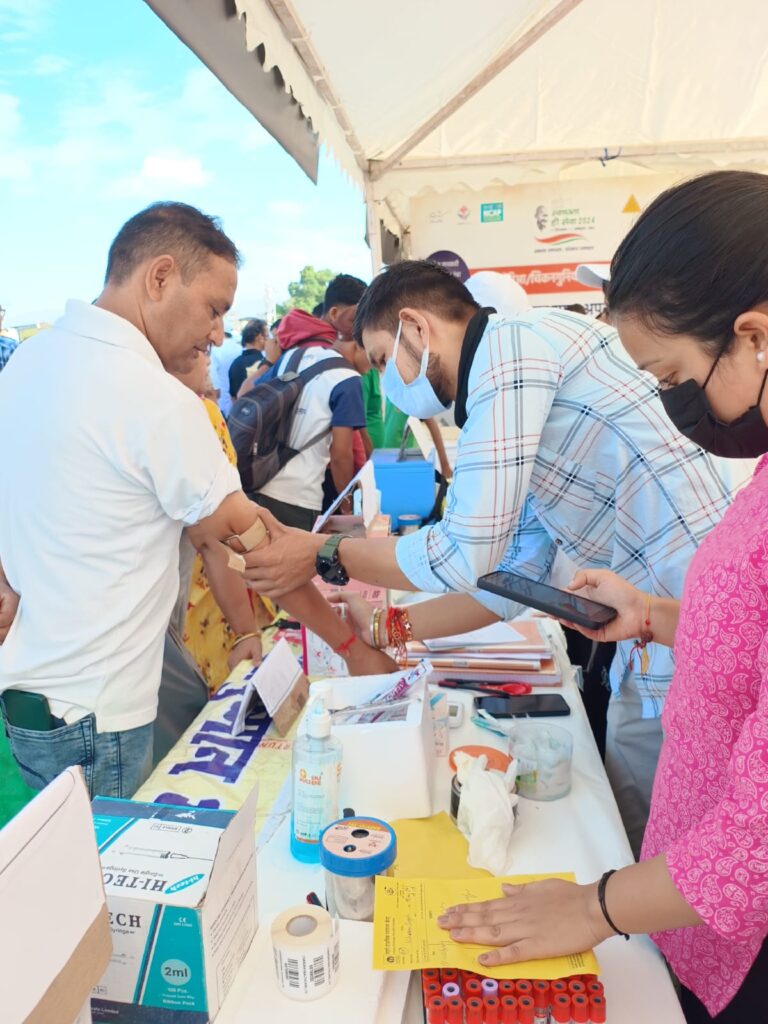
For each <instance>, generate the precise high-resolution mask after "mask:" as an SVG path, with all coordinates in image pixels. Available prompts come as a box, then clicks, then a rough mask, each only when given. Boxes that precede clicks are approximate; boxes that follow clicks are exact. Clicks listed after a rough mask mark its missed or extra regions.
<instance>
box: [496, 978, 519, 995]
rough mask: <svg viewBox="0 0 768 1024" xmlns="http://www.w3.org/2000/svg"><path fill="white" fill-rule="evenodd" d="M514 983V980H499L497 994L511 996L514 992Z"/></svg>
mask: <svg viewBox="0 0 768 1024" xmlns="http://www.w3.org/2000/svg"><path fill="white" fill-rule="evenodd" d="M515 991H516V989H515V983H514V981H500V982H499V996H500V997H501V996H513V995H514V994H515Z"/></svg>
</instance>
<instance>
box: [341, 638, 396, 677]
mask: <svg viewBox="0 0 768 1024" xmlns="http://www.w3.org/2000/svg"><path fill="white" fill-rule="evenodd" d="M345 661H346V663H347V668H348V669H349V674H350V675H351V676H383V675H389V673H390V672H397V671H398V669H399V666H398V664H397V662H396V661H395V659H394V658H390V656H389V655H388V654H387V653H386V652H385V651H377V650H375V648H373V647H369V646H368V644H364V643H361V642H360V641H359V640H358V642H357V643H355V644H352V646H351V647H350V649H349V652H348V653H347V654H346V655H345Z"/></svg>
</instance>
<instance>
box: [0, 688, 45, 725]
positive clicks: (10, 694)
mask: <svg viewBox="0 0 768 1024" xmlns="http://www.w3.org/2000/svg"><path fill="white" fill-rule="evenodd" d="M3 704H4V705H5V716H6V718H7V719H8V723H9V725H13V726H15V727H16V728H17V729H33V730H34V731H35V732H49V731H50V730H51V729H53V720H52V718H51V709H50V707H49V706H48V700H47V698H45V697H43V695H42V694H40V693H28V692H27V691H26V690H6V691H5V692H4V693H3Z"/></svg>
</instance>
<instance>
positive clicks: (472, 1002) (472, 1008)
mask: <svg viewBox="0 0 768 1024" xmlns="http://www.w3.org/2000/svg"><path fill="white" fill-rule="evenodd" d="M483 1009H484V1007H483V1000H482V999H480V998H479V997H477V996H471V997H470V998H469V999H468V1000H467V1024H483Z"/></svg>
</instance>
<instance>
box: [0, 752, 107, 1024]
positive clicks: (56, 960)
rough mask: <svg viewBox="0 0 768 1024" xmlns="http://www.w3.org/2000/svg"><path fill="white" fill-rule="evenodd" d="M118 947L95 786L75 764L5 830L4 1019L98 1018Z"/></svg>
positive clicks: (0, 852)
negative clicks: (100, 993) (98, 991)
mask: <svg viewBox="0 0 768 1024" xmlns="http://www.w3.org/2000/svg"><path fill="white" fill-rule="evenodd" d="M110 951H111V939H110V934H109V924H108V921H107V907H106V903H105V901H104V886H103V884H102V881H101V871H100V869H99V855H98V853H97V851H96V843H95V840H94V836H93V828H92V826H91V808H90V801H89V797H88V790H87V789H86V786H85V782H84V781H83V774H82V771H81V769H80V768H67V770H66V771H64V772H62V773H61V775H59V776H58V778H56V779H54V780H53V782H52V783H51V784H50V785H49V786H46V788H45V789H44V790H42V792H40V793H38V794H37V796H36V797H35V798H34V799H33V800H32V801H31V802H30V803H28V804H27V806H26V807H24V808H23V809H22V810H21V811H20V812H19V813H18V814H17V815H16V817H15V818H12V819H11V820H10V821H9V822H8V824H7V825H6V826H5V828H3V829H0V1020H2V1022H3V1024H72V1022H73V1021H74V1020H75V1016H76V1015H77V1024H81V1022H82V1024H86V1021H88V1022H90V1019H91V1018H90V1013H89V1010H88V1005H89V1004H86V1005H85V1006H83V1000H85V999H86V997H87V996H88V994H89V992H90V990H91V987H92V986H93V984H94V982H95V981H96V980H97V979H98V977H99V975H100V974H101V972H102V971H103V970H104V968H105V966H106V964H107V963H108V961H109V954H110Z"/></svg>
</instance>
